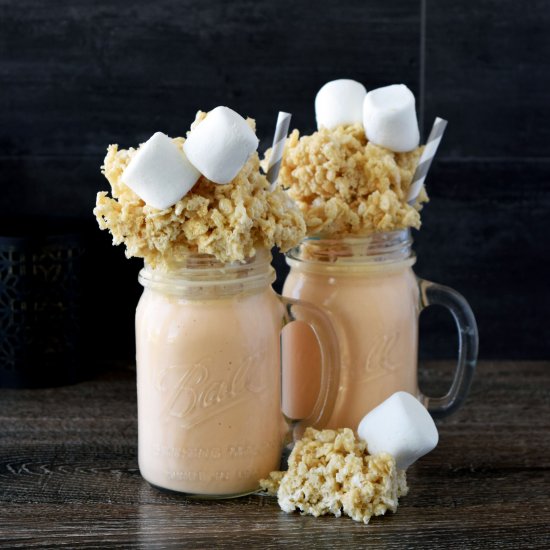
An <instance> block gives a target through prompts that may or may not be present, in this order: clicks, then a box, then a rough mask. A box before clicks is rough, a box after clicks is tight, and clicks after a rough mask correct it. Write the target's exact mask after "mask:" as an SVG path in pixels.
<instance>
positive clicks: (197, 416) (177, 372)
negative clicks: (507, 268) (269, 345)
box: [156, 350, 267, 429]
mask: <svg viewBox="0 0 550 550" xmlns="http://www.w3.org/2000/svg"><path fill="white" fill-rule="evenodd" d="M263 355H264V352H263V351H262V350H259V351H257V352H255V353H254V354H252V355H248V356H246V357H244V358H243V359H242V361H241V363H240V364H239V365H238V366H237V367H236V368H235V369H231V368H229V369H228V375H227V377H225V378H220V377H219V376H218V377H217V378H216V377H214V376H212V374H211V371H212V370H213V369H212V368H211V366H212V365H214V364H215V361H214V358H213V357H211V356H206V357H204V358H203V359H201V360H200V361H197V362H196V363H194V364H192V365H190V366H189V365H185V364H184V365H181V364H179V365H171V366H169V367H167V368H164V369H162V370H161V371H160V372H159V375H158V378H157V384H156V386H157V390H158V391H160V392H161V393H165V394H167V395H166V398H165V403H166V406H165V407H164V408H163V409H162V411H161V418H163V419H164V421H169V420H171V419H173V418H177V419H179V421H180V426H181V427H182V428H184V429H188V428H191V427H193V426H196V425H197V424H200V423H202V422H205V421H206V420H209V419H211V418H213V417H215V416H217V415H218V414H221V413H222V412H224V411H226V410H227V409H229V408H231V407H234V406H236V405H238V404H239V403H241V402H242V401H243V400H246V399H247V398H248V397H249V395H250V394H260V393H262V392H263V391H265V390H266V389H267V385H266V383H265V378H264V377H263V376H262V373H261V369H260V367H261V365H262V361H261V357H262V356H263Z"/></svg>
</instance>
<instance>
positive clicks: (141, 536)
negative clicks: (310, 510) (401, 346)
mask: <svg viewBox="0 0 550 550" xmlns="http://www.w3.org/2000/svg"><path fill="white" fill-rule="evenodd" d="M448 366H449V365H448V364H446V363H433V364H430V365H428V367H429V368H427V369H426V372H427V373H428V374H426V375H425V376H424V382H425V383H427V384H428V385H429V384H430V380H432V381H433V380H437V379H440V378H444V377H445V373H446V372H447V371H448ZM549 427H550V363H548V362H483V363H481V364H480V365H479V367H478V372H477V374H476V378H475V380H474V384H473V387H472V391H471V393H470V396H469V398H468V400H467V402H466V404H465V406H464V407H463V408H462V409H461V410H460V411H459V412H458V413H456V414H455V415H454V416H452V417H450V418H448V419H444V420H441V421H439V422H438V428H439V433H440V442H439V446H438V447H437V448H436V450H435V451H433V452H432V453H431V454H430V455H428V456H426V457H425V458H423V459H422V460H421V461H419V462H418V463H417V464H415V465H414V466H412V467H411V468H410V469H409V471H408V479H409V485H410V493H409V495H408V496H406V497H404V498H403V499H402V500H401V503H400V506H399V509H398V511H397V513H396V514H391V513H390V514H388V515H386V516H383V517H378V518H373V519H372V521H371V523H370V524H369V525H363V524H360V523H356V522H354V521H352V520H351V519H349V518H347V517H341V518H335V517H333V516H325V517H321V518H314V517H310V516H300V515H299V514H298V513H294V514H286V513H284V512H282V511H281V510H280V509H279V507H278V505H277V502H276V500H275V499H273V498H269V497H265V496H257V495H252V496H248V497H243V498H240V499H234V500H226V501H211V502H205V501H196V500H195V501H193V500H189V499H186V498H183V497H180V496H177V495H170V494H165V493H161V492H159V491H157V490H155V489H153V488H151V487H150V486H149V485H148V484H147V483H146V482H145V481H144V480H143V479H142V478H141V476H140V474H139V470H138V465H137V456H136V444H137V430H136V399H135V371H134V370H133V369H132V368H121V367H119V368H117V369H114V370H111V371H110V372H109V373H108V374H105V375H102V376H100V377H98V378H97V379H95V380H92V381H87V382H83V383H80V384H77V385H74V386H67V387H62V388H55V389H41V390H6V389H3V390H0V546H2V547H9V548H35V547H43V546H66V547H67V548H74V547H76V546H78V547H85V548H108V547H124V548H166V547H170V546H173V547H183V546H185V547H189V548H219V547H230V548H239V547H241V548H242V547H251V548H255V547H261V548H278V547H282V546H284V547H302V548H312V547H315V548H317V547H330V548H332V547H338V546H340V547H364V546H367V545H374V546H375V547H383V548H411V547H418V548H435V547H440V546H441V547H443V548H446V549H447V548H460V549H463V548H499V549H501V548H514V549H516V548H543V547H550V513H549V512H550V496H549V495H550V430H549Z"/></svg>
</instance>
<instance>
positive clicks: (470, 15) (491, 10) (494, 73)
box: [424, 0, 550, 158]
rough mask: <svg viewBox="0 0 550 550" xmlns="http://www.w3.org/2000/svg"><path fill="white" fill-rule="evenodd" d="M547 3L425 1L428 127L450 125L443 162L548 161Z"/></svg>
mask: <svg viewBox="0 0 550 550" xmlns="http://www.w3.org/2000/svg"><path fill="white" fill-rule="evenodd" d="M549 25H550V12H549V11H548V4H547V2H545V0H534V1H531V2H528V3H523V2H514V1H513V0H504V1H500V0H483V1H482V2H475V3H474V4H469V3H465V2H454V1H452V0H443V1H441V0H426V56H425V65H426V69H425V78H426V80H425V97H424V103H425V119H424V126H425V128H426V131H428V129H429V127H430V126H431V124H432V122H433V120H434V118H435V117H436V116H440V117H443V118H446V119H448V120H449V121H450V125H449V128H448V131H447V132H446V135H445V139H444V140H443V143H442V147H441V156H448V157H452V158H457V157H497V158H507V157H516V158H517V157H545V158H548V157H549V151H548V144H549V143H550V104H549V102H548V87H549V85H550V76H549V75H550V71H549V69H550V61H549V60H550V40H548V28H549Z"/></svg>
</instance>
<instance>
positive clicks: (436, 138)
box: [407, 117, 447, 205]
mask: <svg viewBox="0 0 550 550" xmlns="http://www.w3.org/2000/svg"><path fill="white" fill-rule="evenodd" d="M446 127H447V121H446V120H444V119H442V118H439V117H436V119H435V122H434V125H433V126H432V129H431V131H430V135H429V136H428V141H427V142H426V146H425V147H424V151H423V152H422V155H421V157H420V160H419V161H418V166H417V167H416V170H415V172H414V176H413V179H412V182H411V187H410V189H409V196H408V197H407V202H408V203H409V204H411V205H412V204H414V203H415V202H416V199H417V197H418V193H420V190H421V189H422V186H423V185H424V180H425V179H426V176H427V175H428V170H429V169H430V166H431V164H432V160H433V159H434V157H435V153H436V151H437V148H438V147H439V144H440V142H441V138H442V137H443V133H444V132H445V128H446Z"/></svg>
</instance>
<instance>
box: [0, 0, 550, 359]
mask: <svg viewBox="0 0 550 550" xmlns="http://www.w3.org/2000/svg"><path fill="white" fill-rule="evenodd" d="M549 23H550V12H549V10H548V9H547V2H546V1H545V0H532V1H530V2H528V3H521V2H514V1H512V0H503V1H497V0H482V1H480V2H476V3H475V4H472V3H471V2H470V3H469V2H465V1H453V2H450V1H449V0H440V1H436V0H413V1H409V0H392V2H386V1H384V0H371V1H369V2H364V1H363V0H350V1H348V2H346V3H345V6H344V5H342V4H341V3H337V2H330V1H329V0H318V1H317V2H316V3H315V5H314V6H313V4H312V3H311V2H296V1H295V0H281V1H278V2H272V1H268V0H256V1H254V0H236V1H234V2H224V1H223V0H211V1H208V2H204V1H200V0H181V1H179V2H174V1H171V0H159V1H156V2H147V1H145V0H136V1H135V2H133V3H132V4H128V3H125V2H108V1H107V0H98V1H96V2H89V1H86V0H65V1H63V2H54V3H52V2H49V3H44V2H42V1H40V0H18V1H17V2H14V1H9V0H0V87H1V89H2V93H1V108H0V182H1V184H2V190H3V192H2V193H0V215H1V216H5V215H6V214H8V213H9V214H15V215H32V216H36V215H41V214H44V213H49V214H51V213H55V214H58V215H63V216H69V215H72V216H78V217H82V218H83V219H90V220H91V209H92V207H93V204H94V202H95V194H96V192H97V191H99V190H103V189H106V188H107V184H106V182H105V181H104V178H103V177H102V176H101V174H100V171H99V167H100V165H101V163H102V160H103V157H104V153H105V148H106V146H107V144H109V143H119V144H120V145H121V146H123V147H127V146H131V145H135V144H137V143H139V142H141V141H144V140H145V139H147V138H148V137H149V136H150V135H151V134H152V133H153V132H154V131H157V130H162V131H164V132H166V133H168V134H170V135H176V134H178V135H180V134H182V133H184V132H185V131H186V129H187V128H188V126H189V124H190V122H191V120H192V118H193V117H194V114H195V112H196V110H197V109H199V108H203V109H209V108H211V107H213V106H215V105H218V104H228V105H230V106H231V107H233V108H235V109H236V110H238V111H239V112H241V113H243V114H246V115H250V116H253V117H255V118H256V120H257V130H258V135H259V137H260V138H261V144H260V150H261V151H263V150H264V149H265V148H266V147H267V146H269V144H270V142H271V139H272V133H273V126H274V122H275V117H276V112H277V111H278V110H280V109H282V110H287V111H289V112H291V113H293V122H292V126H293V127H297V128H299V129H300V131H301V132H302V133H306V134H307V133H310V132H311V131H312V130H313V129H314V112H313V98H314V96H315V93H316V91H317V90H318V88H319V87H320V86H321V85H322V84H324V83H325V82H326V81H328V80H331V79H334V78H339V77H350V78H355V79H357V80H360V81H362V82H364V83H365V84H366V86H367V88H368V89H373V88H376V87H378V86H381V85H386V84H388V83H392V82H397V81H399V82H404V83H406V84H407V85H408V86H409V87H411V89H412V90H413V91H414V92H415V93H416V95H417V102H418V108H419V112H420V114H423V120H421V123H423V125H424V129H425V131H424V134H427V131H428V129H429V127H430V126H431V124H432V121H433V119H434V117H435V116H436V115H439V116H443V117H445V118H447V119H448V120H449V122H450V124H449V127H448V129H447V132H446V134H445V138H444V140H443V142H442V146H441V149H440V150H439V153H438V156H437V158H436V160H435V163H434V165H433V167H432V170H431V172H430V174H429V176H428V180H427V184H428V190H429V192H430V195H431V197H432V202H431V203H430V204H429V205H427V206H426V208H425V210H424V213H423V219H424V225H423V229H422V231H421V232H420V233H418V234H417V235H416V240H417V242H416V250H417V253H418V263H417V272H418V274H419V275H421V276H423V277H426V278H428V279H432V280H435V281H437V282H440V283H443V284H448V285H450V286H453V287H455V288H457V290H459V291H460V292H462V293H463V294H464V295H465V296H466V298H467V299H468V300H469V301H470V302H471V304H472V306H473V308H474V311H475V313H476V315H477V317H478V320H479V324H480V329H481V347H480V353H481V356H482V357H486V358H496V357H500V358H510V357H516V358H533V359H535V358H537V359H547V358H548V357H550V339H549V338H547V337H546V336H545V335H544V334H543V330H542V329H541V328H540V327H544V326H545V325H546V324H547V314H546V313H545V312H546V311H548V300H549V293H548V291H547V281H548V269H549V266H548V261H547V260H546V258H547V256H548V246H547V245H546V244H545V243H546V239H547V237H546V235H547V234H548V232H549V231H550V225H549V224H550V221H549V220H550V218H548V216H547V215H546V214H545V212H547V209H548V205H549V204H550V162H549V158H550V155H549V149H548V144H549V143H550V107H549V105H550V104H549V102H548V101H547V90H548V88H549V86H550V81H549V78H548V75H549V74H550V73H549V70H548V69H549V63H550V61H549V60H550V39H549V36H550V35H549V33H548V32H547V29H548V24H549ZM421 45H423V48H421ZM103 237H104V236H103V235H102V236H101V237H98V238H97V240H95V241H94V245H93V248H91V249H90V250H91V255H90V260H91V263H92V264H93V265H95V267H94V268H93V269H94V270H93V272H92V273H93V277H95V280H94V281H92V276H90V291H89V295H88V297H89V300H90V303H93V304H94V305H95V309H93V308H92V309H91V310H90V314H89V317H87V319H88V320H90V323H89V326H90V334H91V335H93V336H92V338H91V341H95V342H96V341H97V338H103V339H104V345H105V347H107V348H110V349H111V351H110V352H109V353H110V354H111V356H118V357H127V358H128V359H129V358H131V356H132V355H133V343H132V342H133V334H132V332H133V329H132V327H133V311H134V306H135V303H136V301H137V296H139V287H138V286H137V283H136V282H135V280H136V274H137V270H138V267H137V264H136V263H134V264H132V265H131V266H126V265H123V263H124V258H123V252H122V249H121V248H119V249H116V250H114V251H113V250H112V249H111V248H110V245H109V239H108V238H103ZM101 258H104V259H105V260H106V261H104V262H103V263H101ZM94 262H95V263H94ZM99 265H101V266H102V269H100V268H99V267H98V266H99ZM276 265H277V270H278V273H279V279H278V281H277V283H276V288H277V289H280V288H281V287H282V281H283V279H284V276H285V274H286V266H285V264H284V260H283V259H282V258H281V257H280V256H277V257H276ZM103 266H108V267H106V268H104V267H103ZM114 303H115V304H117V305H116V307H113V304H114ZM422 325H423V339H422V345H421V350H422V354H423V356H426V357H431V358H434V357H435V358H437V357H440V358H441V357H447V358H450V357H452V356H453V355H454V349H453V344H452V338H454V337H453V336H452V334H453V328H452V324H451V322H450V321H449V319H447V317H446V316H445V314H443V313H441V312H437V311H430V312H429V313H426V314H424V318H423V320H422ZM518 326H520V327H522V328H521V329H520V330H518ZM98 327H102V329H101V330H100V329H99V328H98ZM115 334H118V335H119V337H118V338H115V336H114V335H115ZM503 335H505V336H503ZM508 335H510V336H508ZM94 349H95V350H97V346H96V347H95V348H94Z"/></svg>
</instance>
